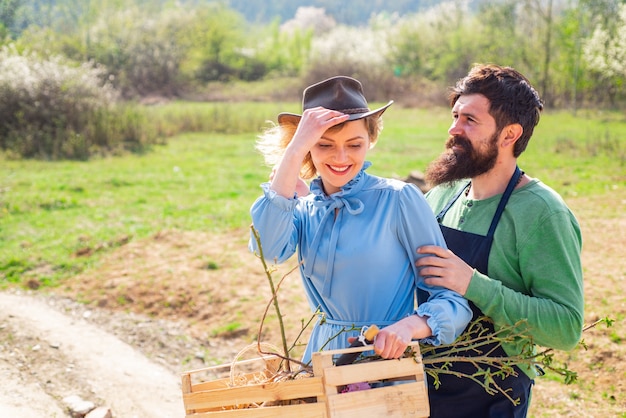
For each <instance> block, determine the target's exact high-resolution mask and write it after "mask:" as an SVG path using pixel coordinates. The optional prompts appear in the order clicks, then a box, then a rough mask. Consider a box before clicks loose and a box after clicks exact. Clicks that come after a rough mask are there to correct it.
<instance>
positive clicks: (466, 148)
mask: <svg viewBox="0 0 626 418" xmlns="http://www.w3.org/2000/svg"><path fill="white" fill-rule="evenodd" d="M453 146H457V148H461V150H457V151H452V147H453ZM497 159H498V133H497V132H496V133H495V134H493V136H492V137H491V138H490V139H489V142H488V148H487V150H486V151H485V152H484V153H478V152H477V151H476V149H475V148H474V147H473V146H472V144H471V142H470V141H469V139H467V137H465V136H461V135H453V136H450V138H448V140H447V141H446V150H445V151H444V152H443V153H442V154H441V155H440V156H439V157H438V158H437V159H436V160H434V161H433V162H432V163H431V164H430V165H429V166H428V169H427V170H426V180H427V181H428V182H429V183H430V184H431V185H432V186H438V185H440V184H450V183H452V182H454V181H456V180H461V179H467V178H472V177H476V176H479V175H481V174H484V173H486V172H487V171H489V170H491V169H492V168H493V167H494V166H495V165H496V160H497Z"/></svg>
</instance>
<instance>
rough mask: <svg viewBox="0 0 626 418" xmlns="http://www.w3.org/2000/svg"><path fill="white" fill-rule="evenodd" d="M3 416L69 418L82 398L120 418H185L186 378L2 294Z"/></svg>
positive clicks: (53, 312)
mask: <svg viewBox="0 0 626 418" xmlns="http://www.w3.org/2000/svg"><path fill="white" fill-rule="evenodd" d="M0 306H1V307H2V308H1V309H0V335H1V336H2V338H1V340H0V344H1V345H0V348H1V350H0V379H1V380H2V385H0V416H1V417H20V418H30V417H37V418H40V417H67V416H68V413H67V411H65V410H64V409H65V408H64V405H63V402H62V399H63V398H64V397H66V396H70V395H79V396H81V397H82V398H83V399H85V400H90V401H92V402H94V403H95V404H96V405H102V406H108V407H110V408H111V411H112V413H113V416H114V417H116V418H117V417H124V418H125V417H129V418H130V417H164V418H166V417H182V416H184V408H183V405H182V399H181V391H180V379H179V376H178V375H176V374H175V373H173V372H172V371H171V370H168V369H167V368H166V367H164V366H163V365H160V364H157V363H155V362H153V361H150V360H149V359H147V358H146V357H145V356H144V355H142V354H141V353H139V352H138V351H137V350H136V349H134V348H133V347H131V346H130V345H129V344H127V343H125V342H123V341H121V340H120V339H118V338H117V337H115V336H114V335H112V334H110V333H109V332H107V331H105V330H103V329H102V328H101V327H99V326H96V325H94V324H92V323H89V322H87V321H86V320H84V319H82V318H75V317H72V316H69V315H66V314H64V313H62V312H60V311H59V310H58V309H56V308H54V307H52V306H50V305H49V304H47V303H46V302H45V301H44V300H43V299H41V298H35V297H31V296H26V295H18V294H9V293H0Z"/></svg>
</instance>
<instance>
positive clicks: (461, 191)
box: [436, 181, 472, 224]
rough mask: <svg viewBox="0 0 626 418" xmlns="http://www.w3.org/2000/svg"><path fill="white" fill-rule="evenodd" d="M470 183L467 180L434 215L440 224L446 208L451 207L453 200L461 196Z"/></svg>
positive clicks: (446, 210)
mask: <svg viewBox="0 0 626 418" xmlns="http://www.w3.org/2000/svg"><path fill="white" fill-rule="evenodd" d="M470 184H472V182H471V181H468V182H467V184H466V185H465V186H463V187H462V188H461V190H459V192H458V193H457V194H456V195H454V197H453V198H452V199H450V201H449V202H448V204H446V206H444V208H443V209H441V212H439V213H438V214H437V216H436V219H437V222H438V223H440V224H441V222H442V221H443V217H444V216H446V213H447V212H448V210H449V209H450V208H451V207H452V205H453V204H454V202H456V201H457V199H458V198H459V197H460V196H461V194H463V192H464V191H465V189H467V188H468V187H469V185H470Z"/></svg>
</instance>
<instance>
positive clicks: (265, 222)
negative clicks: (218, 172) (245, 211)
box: [248, 183, 298, 263]
mask: <svg viewBox="0 0 626 418" xmlns="http://www.w3.org/2000/svg"><path fill="white" fill-rule="evenodd" d="M269 186H270V185H269V183H263V184H262V185H261V188H262V189H263V195H262V196H261V197H259V198H258V199H257V200H256V201H255V202H254V203H253V204H252V208H251V209H250V214H251V215H252V225H253V227H254V228H255V229H256V230H257V232H258V234H259V237H260V241H261V247H262V248H261V249H262V251H263V256H264V258H265V259H266V260H268V262H269V261H275V262H277V263H282V262H284V261H286V260H287V259H289V257H291V256H292V255H293V254H294V253H295V252H296V246H297V243H298V231H297V229H298V227H297V222H296V219H297V218H296V216H295V210H296V207H297V205H298V199H295V198H294V199H286V198H284V197H283V196H280V195H278V194H276V192H274V191H273V190H271V189H270V187H269ZM248 248H249V249H250V251H252V252H255V253H257V254H259V250H260V249H259V248H258V244H257V242H256V239H255V238H254V236H253V235H252V233H251V236H250V241H249V244H248Z"/></svg>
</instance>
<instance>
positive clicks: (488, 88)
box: [449, 64, 543, 157]
mask: <svg viewBox="0 0 626 418" xmlns="http://www.w3.org/2000/svg"><path fill="white" fill-rule="evenodd" d="M468 94H482V95H483V96H485V97H486V98H487V99H488V100H489V104H490V107H489V114H490V115H491V116H493V118H494V119H495V121H496V128H497V129H498V132H499V131H501V130H502V129H503V128H504V127H505V126H507V125H510V124H512V123H519V124H520V125H521V126H522V128H523V130H524V132H523V133H522V136H521V137H520V138H519V139H518V140H517V142H516V143H515V147H514V148H513V155H514V156H515V157H519V156H520V154H521V153H522V152H523V151H524V150H525V149H526V146H527V145H528V141H530V137H531V136H532V134H533V130H534V129H535V126H537V124H538V123H539V117H540V115H541V111H542V110H543V102H542V101H541V99H540V98H539V94H538V93H537V91H536V90H535V89H534V88H533V87H532V86H531V85H530V82H529V81H528V79H527V78H526V77H524V76H523V75H522V74H520V73H519V72H518V71H516V70H514V69H513V68H511V67H500V66H498V65H492V64H486V65H476V66H475V67H473V68H472V69H471V70H470V72H469V74H468V75H467V76H465V77H464V78H462V79H460V80H459V81H458V82H457V83H456V85H455V86H454V87H453V88H452V89H451V91H450V95H449V98H450V105H451V106H454V104H455V103H456V101H457V100H458V99H459V97H460V96H462V95H468Z"/></svg>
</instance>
